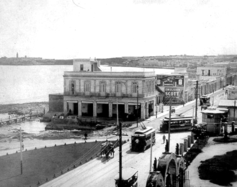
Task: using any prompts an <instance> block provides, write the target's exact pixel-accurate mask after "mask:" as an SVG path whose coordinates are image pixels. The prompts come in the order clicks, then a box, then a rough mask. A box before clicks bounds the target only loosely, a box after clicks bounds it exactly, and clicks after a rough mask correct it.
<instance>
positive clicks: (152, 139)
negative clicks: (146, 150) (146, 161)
mask: <svg viewBox="0 0 237 187" xmlns="http://www.w3.org/2000/svg"><path fill="white" fill-rule="evenodd" d="M150 143H151V145H150V146H151V152H150V172H152V143H153V134H151V142H150Z"/></svg>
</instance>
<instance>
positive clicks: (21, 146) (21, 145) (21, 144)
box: [20, 128, 23, 175]
mask: <svg viewBox="0 0 237 187" xmlns="http://www.w3.org/2000/svg"><path fill="white" fill-rule="evenodd" d="M22 148H23V143H22V132H21V128H20V152H21V153H20V155H21V175H22V174H23V163H22V160H23V158H22Z"/></svg>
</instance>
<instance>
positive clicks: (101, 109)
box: [97, 104, 109, 117]
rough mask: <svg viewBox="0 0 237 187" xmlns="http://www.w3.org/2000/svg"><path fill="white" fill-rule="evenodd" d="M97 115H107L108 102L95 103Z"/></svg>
mask: <svg viewBox="0 0 237 187" xmlns="http://www.w3.org/2000/svg"><path fill="white" fill-rule="evenodd" d="M97 117H109V105H108V104H97Z"/></svg>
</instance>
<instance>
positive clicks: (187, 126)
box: [160, 116, 193, 132]
mask: <svg viewBox="0 0 237 187" xmlns="http://www.w3.org/2000/svg"><path fill="white" fill-rule="evenodd" d="M169 121H170V132H174V131H189V130H191V129H192V126H193V117H192V116H189V117H185V116H177V117H171V118H170V119H169V117H165V118H164V119H163V121H162V122H161V125H160V132H168V131H169Z"/></svg>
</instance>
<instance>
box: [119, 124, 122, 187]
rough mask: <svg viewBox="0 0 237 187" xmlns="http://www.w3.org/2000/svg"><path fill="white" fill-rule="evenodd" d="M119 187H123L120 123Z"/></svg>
mask: <svg viewBox="0 0 237 187" xmlns="http://www.w3.org/2000/svg"><path fill="white" fill-rule="evenodd" d="M119 186H122V124H121V122H120V123H119Z"/></svg>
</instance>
